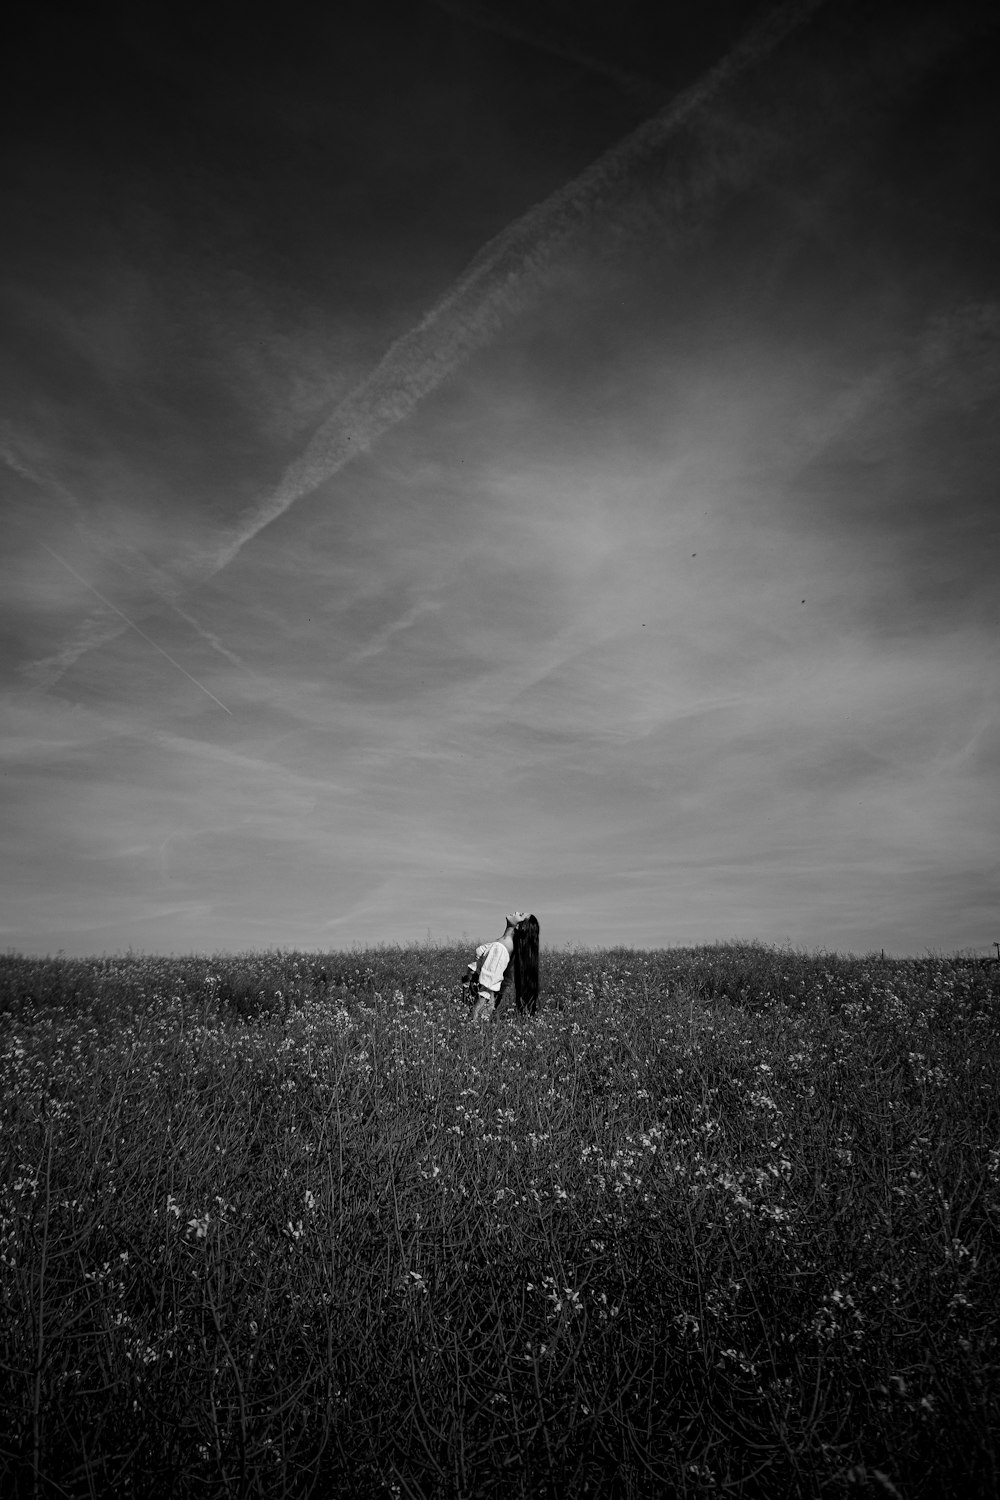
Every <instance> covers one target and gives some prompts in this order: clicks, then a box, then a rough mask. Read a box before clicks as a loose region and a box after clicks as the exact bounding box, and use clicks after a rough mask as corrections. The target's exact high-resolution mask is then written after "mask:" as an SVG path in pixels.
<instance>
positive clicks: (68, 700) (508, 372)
mask: <svg viewBox="0 0 1000 1500" xmlns="http://www.w3.org/2000/svg"><path fill="white" fill-rule="evenodd" d="M647 11H648V7H646V6H644V5H642V6H640V5H639V4H638V3H634V0H619V3H618V4H616V5H615V6H613V7H608V6H607V5H605V4H603V3H598V0H572V3H571V0H468V3H466V0H407V3H405V4H404V3H401V0H398V3H397V0H356V3H355V0H340V3H338V4H337V5H334V6H331V5H328V4H318V3H317V4H315V5H308V4H303V3H299V0H292V3H290V4H286V5H284V6H280V7H272V8H271V9H270V11H269V13H268V14H266V15H265V14H264V13H263V12H262V11H260V9H259V8H256V9H251V10H250V11H247V9H246V7H244V6H237V5H236V4H228V3H216V4H213V5H210V6H207V7H205V6H200V5H199V6H196V5H194V4H190V5H185V4H181V5H178V4H170V5H167V4H165V3H159V0H147V3H131V4H128V5H125V4H122V5H120V6H107V7H104V8H103V9H100V10H94V9H92V8H90V7H84V8H81V7H79V6H69V5H57V4H54V3H47V0H40V3H39V4H37V5H36V6H34V7H33V8H32V9H31V16H30V20H28V21H26V22H25V26H26V27H27V29H26V30H24V31H23V32H22V35H21V38H20V40H19V44H18V47H17V51H16V62H15V64H14V65H13V67H14V73H15V76H14V78H13V80H12V81H11V82H10V83H9V84H8V85H7V86H6V88H5V97H4V99H3V102H2V108H3V140H2V145H3V154H2V168H0V170H2V194H3V204H4V210H3V217H4V233H3V237H2V245H0V504H2V516H3V538H4V540H3V547H2V549H0V569H2V587H0V611H2V635H0V641H2V651H0V672H2V676H0V694H2V697H0V704H2V738H0V797H2V804H3V811H2V822H0V833H2V840H3V843H2V865H0V870H2V875H0V879H2V905H0V942H2V943H3V945H4V946H5V947H6V948H8V949H17V950H20V951H24V952H38V953H45V952H53V953H54V952H56V951H57V950H64V951H66V952H68V953H103V952H113V951H119V950H123V949H126V948H128V947H132V948H135V949H138V950H142V951H147V952H164V953H166V952H219V951H223V950H229V951H232V950H243V949H248V948H265V947H273V946H278V945H281V946H292V947H298V948H311V949H330V948H348V947H350V946H352V945H353V944H355V943H358V942H361V943H372V942H379V941H386V942H395V941H400V942H412V941H414V940H424V939H426V938H427V937H428V935H430V936H431V937H432V938H434V939H443V938H445V937H461V936H463V935H468V936H469V937H470V938H472V939H475V940H477V941H481V940H482V939H483V938H484V937H488V936H491V935H493V934H494V933H495V931H496V929H497V925H498V920H499V919H500V918H502V913H503V912H504V911H505V910H507V909H509V908H510V907H511V906H518V907H521V908H523V909H525V910H532V911H534V912H536V913H537V915H538V917H539V921H540V923H541V931H542V940H543V943H551V944H565V943H570V944H576V943H582V944H587V945H604V944H612V943H615V944H617V943H623V944H629V945H635V946H661V945H669V944H678V943H692V942H701V941H711V940H715V939H723V938H734V937H740V938H749V937H756V938H760V939H763V940H765V941H770V942H785V941H790V942H791V943H792V944H794V945H796V946H802V947H810V948H817V947H823V948H830V949H838V950H853V951H856V952H857V951H862V952H863V951H868V950H870V949H873V948H875V949H877V948H881V947H884V948H886V950H887V951H892V952H897V953H904V952H909V953H920V952H923V951H926V950H927V949H939V950H941V949H943V950H949V951H950V950H955V949H959V948H974V949H979V950H981V951H984V952H985V951H991V947H990V945H991V943H992V941H993V940H994V939H995V938H1000V854H998V851H1000V798H998V796H997V779H998V777H997V772H998V770H1000V650H998V647H1000V589H998V581H997V571H998V540H1000V525H998V513H1000V507H998V493H997V491H998V478H997V476H998V473H1000V421H998V395H1000V174H998V173H997V170H996V161H997V153H998V147H1000V96H998V93H997V89H996V77H997V66H998V61H1000V56H998V53H1000V32H998V28H997V25H996V23H995V21H994V19H993V16H994V12H995V7H994V6H992V5H988V4H985V3H983V4H975V3H973V4H964V3H961V0H959V3H954V0H951V3H948V4H947V5H945V4H941V3H939V4H934V5H930V4H926V3H920V0H906V3H899V4H890V3H876V4H872V3H871V0H864V3H861V0H837V3H829V4H826V5H824V4H821V3H815V0H813V3H808V0H805V3H798V4H795V3H793V4H786V5H778V6H775V5H774V4H773V3H772V4H768V3H763V4H762V3H750V0H703V3H700V4H699V5H697V6H690V5H680V4H677V5H669V4H668V5H664V6H662V7H660V8H659V13H658V15H657V17H656V18H655V20H651V19H650V18H649V16H648V14H647Z"/></svg>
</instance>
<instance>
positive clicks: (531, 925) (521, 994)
mask: <svg viewBox="0 0 1000 1500" xmlns="http://www.w3.org/2000/svg"><path fill="white" fill-rule="evenodd" d="M514 1003H515V1004H516V1006H517V1011H518V1014H519V1015H522V1016H523V1015H529V1016H533V1015H534V1014H535V1010H536V1008H537V1006H538V918H537V917H535V916H531V917H525V918H524V920H523V921H521V922H518V924H517V926H516V927H515V928H514Z"/></svg>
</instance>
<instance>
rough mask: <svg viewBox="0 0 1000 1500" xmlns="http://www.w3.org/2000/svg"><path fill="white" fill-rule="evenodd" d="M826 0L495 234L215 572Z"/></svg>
mask: <svg viewBox="0 0 1000 1500" xmlns="http://www.w3.org/2000/svg"><path fill="white" fill-rule="evenodd" d="M824 4H826V0H785V3H784V4H782V5H779V6H778V7H777V8H776V9H775V10H773V11H771V12H770V13H769V14H768V15H767V16H766V17H765V18H764V19H763V20H762V21H761V22H760V23H759V24H758V25H757V26H755V27H754V28H753V29H752V30H751V31H750V32H749V33H748V34H747V35H746V36H745V37H744V38H743V39H742V41H740V42H738V43H737V45H736V46H735V47H734V48H733V50H732V51H731V52H729V53H728V54H727V55H726V56H725V57H724V58H723V59H722V61H721V62H719V63H717V64H716V66H715V67H714V68H712V69H711V70H710V71H709V72H708V73H707V74H705V75H704V76H703V77H702V78H701V79H700V80H699V81H698V82H697V83H696V84H694V85H693V86H692V87H691V88H689V89H686V90H684V91H683V92H682V93H681V94H680V95H679V96H678V97H677V98H675V99H674V100H673V101H672V102H671V103H670V104H669V105H667V106H666V108H664V109H662V110H660V111H659V112H658V113H657V114H655V115H653V116H652V117H651V118H650V119H648V120H646V121H645V122H644V123H643V124H642V125H640V126H639V127H638V129H636V130H634V131H633V132H632V133H631V134H630V135H628V136H626V137H625V139H624V140H622V141H620V142H619V143H618V145H616V146H613V147H612V148H611V149H610V150H609V151H606V152H604V154H603V155H602V156H599V157H598V158H597V159H596V161H594V162H592V163H591V165H590V166H589V167H587V168H586V169H585V170H584V171H583V172H582V173H581V174H580V175H579V176H578V177H576V178H574V179H573V180H572V181H571V182H569V183H567V184H566V185H565V186H564V187H562V188H560V189H558V191H556V192H555V193H553V194H552V195H551V196H550V197H549V198H547V199H545V200H544V202H542V203H540V204H538V205H536V207H535V208H533V209H530V210H529V211H528V212H527V213H526V214H524V215H523V216H522V217H521V218H520V219H516V220H515V221H514V223H513V224H510V225H508V227H507V228H506V229H505V230H503V231H502V232H501V233H500V234H499V235H497V236H496V237H495V238H494V239H493V240H491V241H489V243H488V244H487V245H486V246H485V247H484V248H483V249H482V250H481V251H480V253H479V254H478V255H477V256H476V258H475V259H474V260H473V261H472V263H471V264H470V266H469V267H468V269H467V270H466V271H465V273H464V274H463V275H462V276H460V277H459V279H458V281H456V282H455V283H454V285H453V286H452V287H451V289H450V290H449V291H448V292H447V293H446V294H445V295H444V296H443V297H442V298H441V299H440V301H439V302H438V303H437V304H436V306H434V307H433V308H432V309H431V310H430V312H429V313H427V315H426V316H425V317H424V318H423V319H422V320H421V322H420V323H419V324H417V326H416V327H415V328H413V329H411V330H410V332H409V333H406V334H404V335H403V336H402V337H401V338H398V339H397V340H396V341H395V343H393V344H391V345H390V347H389V349H388V350H387V351H386V353H385V354H384V355H383V357H382V359H381V360H380V361H379V363H378V364H377V365H376V366H375V368H374V370H372V372H371V374H370V375H368V376H366V378H365V379H364V380H363V381H362V382H361V383H360V384H359V385H358V386H356V387H355V388H354V390H353V391H351V392H350V394H349V395H348V396H346V397H345V398H344V400H343V401H341V402H340V404H339V405H338V406H337V407H336V408H335V410H334V411H333V413H332V414H331V415H330V417H328V418H327V420H326V421H325V422H324V423H323V424H322V425H321V426H320V427H319V429H318V430H317V431H316V433H315V434H314V435H313V438H312V440H311V441H310V443H309V444H308V446H307V448H306V450H305V452H304V453H303V454H302V455H301V457H300V458H298V459H296V461H295V462H294V463H292V464H291V465H290V466H289V468H288V469H287V470H286V471H285V474H284V476H283V477H282V479H281V482H280V483H279V485H278V488H277V489H276V490H275V492H274V493H273V494H272V495H271V496H270V498H269V499H267V500H266V501H264V502H263V504H261V505H259V506H257V507H256V508H255V509H254V510H252V511H251V512H250V513H249V514H248V515H247V516H245V517H244V519H243V521H242V523H241V524H239V525H238V526H237V527H236V528H235V529H234V530H233V531H232V532H230V534H229V536H228V537H226V538H224V539H223V540H222V542H221V544H220V545H219V547H218V549H217V551H216V552H215V555H214V557H209V558H207V559H205V563H206V564H207V573H208V576H212V574H214V573H217V572H219V571H220V570H221V569H222V568H225V567H226V566H227V565H228V564H229V563H230V562H232V560H233V558H235V557H236V556H237V555H238V553H239V552H240V551H241V550H242V548H243V547H245V546H246V544H247V542H249V541H251V540H252V539H253V538H254V537H255V536H256V535H257V533H258V532H260V531H263V529H264V527H265V526H268V525H270V523H271V522H272V521H275V520H277V519H278V517H279V516H281V515H283V514H284V513H285V511H286V510H288V509H289V507H290V506H292V505H294V503H295V501H296V500H299V499H301V497H302V496H303V495H306V494H308V493H309V492H310V491H311V490H314V489H316V487H317V486H318V485H320V484H322V483H323V481H324V480H326V479H329V478H330V477H331V476H332V475H333V474H336V473H337V472H338V471H339V470H341V469H343V468H344V467H345V465H347V464H348V463H350V461H351V459H353V458H354V457H356V455H358V454H359V453H364V452H367V451H368V449H369V448H370V447H371V445H372V443H374V442H375V441H376V440H377V439H378V438H379V437H380V436H381V435H382V434H383V433H384V432H387V431H388V430H389V429H390V428H392V427H394V426H395V425H396V424H397V423H399V422H402V421H404V420H405V419H406V418H407V417H408V416H409V415H410V414H411V412H412V411H413V410H414V408H415V407H416V406H417V405H418V403H419V402H420V401H421V400H422V399H423V398H424V397H425V396H427V395H429V394H430V392H431V391H433V390H435V389H436V388H437V387H438V386H439V385H440V384H441V383H442V381H444V380H446V379H447V377H448V376H449V375H451V374H452V372H453V371H454V370H455V369H457V368H458V366H459V365H461V364H462V363H463V362H464V361H465V360H466V359H468V358H469V357H470V355H472V354H473V353H475V352H476V351H477V350H478V349H480V348H482V347H483V346H484V345H485V344H486V343H487V342H488V340H489V339H490V338H491V337H492V336H493V335H494V334H495V333H496V332H497V331H498V330H499V329H500V328H501V327H502V326H503V324H504V323H505V322H506V321H507V320H508V319H509V318H510V317H511V316H512V314H513V313H515V312H516V311H517V310H518V309H519V308H520V307H522V306H523V305H524V302H525V300H526V295H527V291H528V288H529V285H530V284H531V283H532V281H533V280H534V278H536V277H537V276H538V274H539V273H540V272H542V271H543V270H544V269H546V267H547V266H548V265H549V263H550V262H551V261H552V259H553V256H554V254H555V252H556V251H557V250H558V249H560V248H562V247H564V246H565V245H567V244H568V243H570V242H571V241H572V239H573V237H574V235H576V234H577V233H578V232H579V230H580V229H581V228H582V227H583V226H584V225H585V224H586V222H587V220H588V219H589V218H590V216H591V215H592V213H593V211H594V209H595V208H597V207H598V206H599V205H600V204H601V202H602V200H606V199H610V198H611V197H612V196H613V194H614V193H615V192H616V191H617V190H620V188H621V186H622V184H623V183H624V182H626V181H627V179H628V175H629V173H630V172H631V171H632V170H633V169H634V168H635V167H636V166H637V165H638V164H639V163H640V162H641V161H643V160H644V159H646V158H648V157H650V156H652V155H653V154H654V153H655V152H656V151H657V150H659V149H660V148H661V147H662V146H663V145H664V144H665V143H666V142H667V141H668V140H669V139H670V138H671V136H672V135H674V134H675V133H676V131H677V130H678V129H679V128H680V127H682V126H684V125H685V124H686V123H687V122H688V121H689V120H690V119H691V118H692V116H694V115H696V114H697V112H698V111H699V110H700V109H702V108H703V107H704V106H705V105H706V104H707V103H709V102H710V101H711V100H712V99H713V98H714V97H715V96H716V95H717V94H718V93H719V92H720V91H721V90H722V89H723V88H724V87H725V86H726V85H728V84H729V83H731V82H732V81H733V80H734V79H736V78H737V77H738V76H739V75H740V74H741V73H743V72H745V71H746V69H747V68H749V67H751V66H753V65H754V64H755V63H758V62H760V61H762V60H763V59H764V58H765V57H767V56H768V54H769V53H771V52H773V51H774V49H775V48H776V47H777V46H778V45H779V44H780V43H781V42H782V41H783V40H784V38H785V37H786V36H788V35H789V33H790V32H792V31H794V30H795V29H796V28H797V27H799V26H801V25H803V24H804V23H805V22H806V21H807V20H808V19H809V18H810V17H811V16H812V15H813V14H814V13H815V12H816V11H817V10H819V9H820V8H821V7H822V6H823V5H824ZM737 170H738V169H737ZM711 171H712V167H711V165H709V172H710V173H711ZM715 177H716V180H715V181H714V182H711V183H708V184H703V185H701V187H700V188H699V189H696V190H695V192H694V193H693V195H692V197H693V198H694V199H695V201H697V202H701V201H703V199H704V198H705V197H707V196H708V191H707V190H708V189H710V188H711V189H714V188H715V187H717V186H718V185H719V181H718V179H719V177H720V173H719V170H718V168H717V167H716V168H715Z"/></svg>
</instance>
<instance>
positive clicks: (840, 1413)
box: [0, 945, 1000, 1500]
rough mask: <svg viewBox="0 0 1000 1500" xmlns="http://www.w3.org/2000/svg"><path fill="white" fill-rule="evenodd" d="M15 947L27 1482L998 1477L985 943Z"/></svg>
mask: <svg viewBox="0 0 1000 1500" xmlns="http://www.w3.org/2000/svg"><path fill="white" fill-rule="evenodd" d="M465 957H466V955H465V954H464V952H462V951H460V950H459V949H457V948H451V949H437V950H432V949H425V950H408V951H407V950H400V949H392V948H386V949H379V950H376V951H373V952H366V953H354V954H351V955H345V954H339V955H337V954H334V955H329V956H328V957H324V958H317V957H316V956H315V955H303V954H266V955H256V956H246V957H244V958H242V959H223V958H216V959H212V960H204V959H189V960H158V959H148V958H139V957H129V958H125V959H114V960H104V961H100V962H97V961H93V962H71V961H64V960H45V961H32V960H24V959H18V958H13V957H11V958H8V959H7V960H5V961H3V963H2V964H0V1004H2V1019H0V1098H2V1104H0V1110H2V1115H0V1125H2V1137H0V1158H2V1160H0V1288H2V1303H0V1332H2V1339H0V1342H2V1354H0V1361H2V1364H0V1468H2V1471H3V1476H4V1478H5V1481H6V1492H8V1493H11V1492H12V1493H17V1494H21V1495H25V1496H28V1495H30V1496H39V1497H40V1496H46V1497H48V1496H66V1495H69V1496H78V1495H79V1496H85V1495H94V1496H102V1497H103V1496H108V1495H127V1494H136V1495H142V1496H151V1497H153V1496H161V1495H162V1496H168V1495H169V1496H186V1495H194V1494H198V1495H210V1496H214V1495H219V1496H223V1495H224V1496H244V1495H248V1496H249V1495H261V1496H272V1495H273V1496H278V1495H285V1494H302V1495H305V1494H309V1493H317V1494H320V1495H337V1496H360V1497H367V1496H379V1495H390V1496H399V1497H404V1496H405V1497H424V1496H428V1497H430V1496H440V1497H459V1496H468V1497H472V1496H475V1497H483V1496H491V1495H504V1496H549V1495H551V1496H585V1495H593V1496H621V1497H640V1496H656V1497H663V1496H674V1495H676V1496H701V1495H708V1494H713V1495H742V1496H748V1497H751V1496H759V1497H768V1500H774V1497H783V1496H803V1497H807V1496H813V1495H824V1496H825V1495H830V1496H837V1495H848V1494H852V1495H853V1494H857V1495H862V1494H866V1493H867V1494H871V1495H889V1496H891V1495H895V1494H898V1495H900V1496H903V1497H905V1500H916V1497H920V1496H928V1497H929V1496H941V1495H978V1496H986V1495H995V1494H997V1493H998V1429H1000V1394H998V1393H1000V1382H998V1372H1000V1348H998V1317H997V1308H998V1292H997V1288H998V1286H1000V1274H998V1273H1000V1091H998V1085H1000V1026H998V1016H1000V1010H998V1004H1000V995H998V989H1000V987H998V984H997V979H996V973H997V971H996V969H995V968H993V969H990V968H989V967H985V966H976V965H973V964H969V963H963V962H961V961H959V960H943V959H941V960H939V959H928V960H927V961H926V962H921V963H916V962H902V961H900V962H892V961H886V962H882V961H879V960H877V959H868V960H860V959H840V958H834V957H831V956H829V955H818V956H817V955H804V954H797V953H792V952H785V951H775V950H770V949H766V948H763V947H760V946H756V945H750V946H738V945H728V946H722V947H717V948H708V949H698V950H672V951H668V952H650V953H638V952H632V951H629V950H625V949H620V950H614V951H611V952H589V953H585V952H577V953H572V954H570V953H563V954H558V953H554V952H549V953H543V956H542V997H541V1002H540V1009H539V1014H538V1016H537V1017H536V1018H533V1019H520V1018H517V1017H515V1016H514V1015H512V1014H510V1013H505V1012H504V1011H501V1013H500V1017H499V1019H498V1021H497V1023H496V1024H495V1025H494V1026H492V1027H485V1028H477V1029H474V1028H472V1027H471V1026H470V1025H469V1024H468V1022H467V1012H466V1010H465V1008H464V1006H463V1004H462V1002H461V999H460V993H461V992H460V989H459V982H460V979H461V975H462V971H463V967H464V962H465Z"/></svg>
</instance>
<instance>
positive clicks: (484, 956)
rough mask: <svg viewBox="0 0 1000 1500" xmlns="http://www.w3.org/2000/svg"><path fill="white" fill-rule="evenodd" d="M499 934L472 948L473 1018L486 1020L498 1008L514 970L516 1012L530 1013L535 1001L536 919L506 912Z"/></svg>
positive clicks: (536, 981) (520, 913)
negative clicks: (473, 950) (501, 935)
mask: <svg viewBox="0 0 1000 1500" xmlns="http://www.w3.org/2000/svg"><path fill="white" fill-rule="evenodd" d="M504 920H505V921H506V923H507V926H506V928H505V930H504V934H503V937H501V938H497V939H496V941H495V942H492V943H483V944H482V945H481V946H480V947H478V948H477V949H476V959H475V963H471V964H470V965H469V969H470V971H471V975H472V976H473V977H474V978H475V981H476V989H475V998H474V1000H473V1006H472V1019H473V1021H490V1020H492V1019H493V1017H494V1015H495V1014H496V1012H497V1011H498V1010H499V1009H500V1001H501V999H502V997H503V991H504V990H505V988H506V986H507V981H508V980H509V978H510V969H511V959H513V960H514V962H513V970H514V1003H515V1004H516V1006H517V1010H518V1013H519V1014H520V1015H524V1014H525V1013H527V1014H528V1015H532V1016H533V1015H534V1014H535V1009H536V1006H537V1004H538V918H537V917H534V916H530V917H527V916H525V914H524V912H523V911H512V912H508V914H507V916H506V917H505V919H504Z"/></svg>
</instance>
